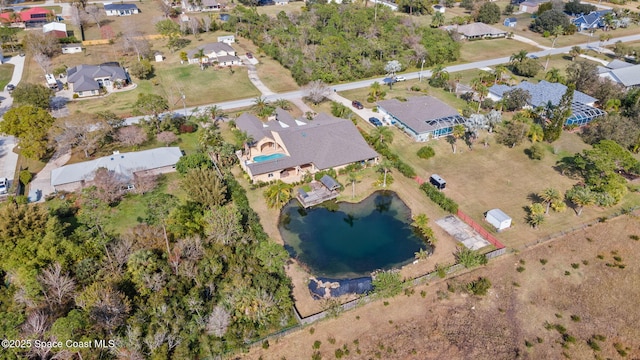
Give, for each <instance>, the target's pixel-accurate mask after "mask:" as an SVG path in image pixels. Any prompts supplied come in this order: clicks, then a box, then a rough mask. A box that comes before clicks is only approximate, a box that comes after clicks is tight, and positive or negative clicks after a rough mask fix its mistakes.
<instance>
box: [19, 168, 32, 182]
mask: <svg viewBox="0 0 640 360" xmlns="http://www.w3.org/2000/svg"><path fill="white" fill-rule="evenodd" d="M19 177H20V182H21V183H22V185H27V184H28V183H30V182H31V179H33V174H31V172H29V170H20V175H19Z"/></svg>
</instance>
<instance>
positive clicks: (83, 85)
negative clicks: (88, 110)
mask: <svg viewBox="0 0 640 360" xmlns="http://www.w3.org/2000/svg"><path fill="white" fill-rule="evenodd" d="M130 82H131V79H130V78H129V74H127V72H126V70H125V69H123V68H121V67H120V66H114V65H78V66H74V67H72V68H69V69H67V83H69V89H70V90H71V91H73V93H74V95H75V94H77V95H78V97H87V96H96V95H100V90H105V91H111V90H113V89H114V87H116V86H121V85H126V84H128V83H130Z"/></svg>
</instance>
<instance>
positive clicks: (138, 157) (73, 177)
mask: <svg viewBox="0 0 640 360" xmlns="http://www.w3.org/2000/svg"><path fill="white" fill-rule="evenodd" d="M181 157H182V151H181V150H180V148H179V147H161V148H157V149H150V150H143V151H135V152H128V153H120V152H118V151H116V152H114V153H113V154H112V155H109V156H104V157H101V158H98V159H95V160H91V161H85V162H81V163H76V164H71V165H65V166H62V167H59V168H57V169H54V170H53V171H51V186H52V187H53V188H54V189H55V190H56V191H70V192H72V191H77V190H80V189H82V188H83V187H85V186H89V185H91V182H92V181H93V180H94V177H95V173H96V170H98V169H100V168H105V169H107V170H109V171H113V172H115V174H116V175H118V177H119V178H120V179H122V180H123V181H124V182H125V183H126V185H129V186H131V185H133V183H134V179H135V177H136V176H146V175H157V174H164V173H168V172H173V171H175V167H176V163H177V162H178V160H180V158H181Z"/></svg>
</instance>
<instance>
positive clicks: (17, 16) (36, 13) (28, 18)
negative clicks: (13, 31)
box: [0, 7, 55, 27]
mask: <svg viewBox="0 0 640 360" xmlns="http://www.w3.org/2000/svg"><path fill="white" fill-rule="evenodd" d="M53 18H55V13H54V12H53V11H52V10H49V9H45V8H41V7H32V8H26V9H23V10H22V11H20V12H19V13H16V12H3V13H1V14H0V22H2V23H3V24H9V25H10V26H18V27H38V26H42V25H44V24H46V23H47V22H49V21H51V19H53Z"/></svg>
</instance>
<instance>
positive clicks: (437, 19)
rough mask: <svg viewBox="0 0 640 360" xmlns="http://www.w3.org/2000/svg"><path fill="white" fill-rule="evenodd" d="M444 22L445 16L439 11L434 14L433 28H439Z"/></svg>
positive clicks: (432, 19)
mask: <svg viewBox="0 0 640 360" xmlns="http://www.w3.org/2000/svg"><path fill="white" fill-rule="evenodd" d="M444 22H445V18H444V14H443V13H441V12H439V11H438V12H436V13H435V14H433V17H432V18H431V27H432V28H438V27H440V26H442V25H444Z"/></svg>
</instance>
